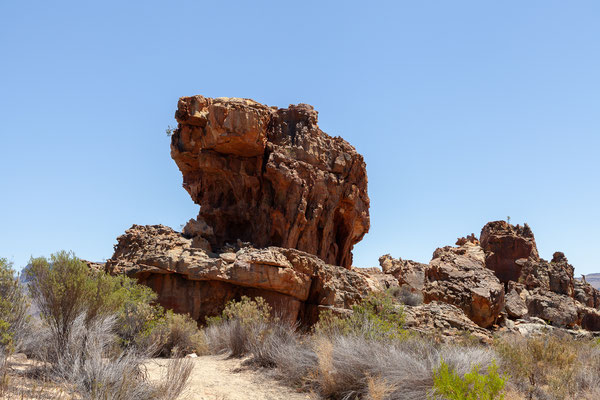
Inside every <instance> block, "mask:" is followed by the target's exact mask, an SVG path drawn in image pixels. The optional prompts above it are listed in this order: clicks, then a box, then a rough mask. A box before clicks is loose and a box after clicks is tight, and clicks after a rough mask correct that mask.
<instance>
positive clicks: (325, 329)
mask: <svg viewBox="0 0 600 400" xmlns="http://www.w3.org/2000/svg"><path fill="white" fill-rule="evenodd" d="M403 324H404V310H403V308H402V306H401V305H398V304H396V303H395V302H394V301H393V297H392V296H391V294H389V293H386V292H380V293H372V294H370V295H369V296H368V297H367V298H365V299H364V300H363V301H362V302H361V303H359V304H356V305H354V306H353V307H352V313H351V314H350V315H348V316H346V315H335V314H333V312H331V311H325V312H323V313H321V315H320V319H319V322H318V323H317V324H316V325H315V332H316V333H317V334H319V335H325V336H337V335H354V336H362V337H365V338H366V339H370V340H384V341H385V340H388V341H389V340H398V339H402V338H404V337H406V335H407V334H408V333H407V331H406V330H404V329H403Z"/></svg>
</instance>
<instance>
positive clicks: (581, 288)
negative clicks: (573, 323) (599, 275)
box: [573, 280, 600, 308]
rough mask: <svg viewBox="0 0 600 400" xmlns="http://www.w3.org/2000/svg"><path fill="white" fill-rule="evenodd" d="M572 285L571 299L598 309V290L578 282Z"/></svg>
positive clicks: (599, 293)
mask: <svg viewBox="0 0 600 400" xmlns="http://www.w3.org/2000/svg"><path fill="white" fill-rule="evenodd" d="M573 285H574V287H573V298H574V299H575V300H577V301H579V302H580V303H581V304H583V305H585V306H587V307H592V308H600V291H599V290H598V289H596V288H594V287H593V286H592V285H591V284H589V283H587V282H585V281H580V280H575V281H574V282H573Z"/></svg>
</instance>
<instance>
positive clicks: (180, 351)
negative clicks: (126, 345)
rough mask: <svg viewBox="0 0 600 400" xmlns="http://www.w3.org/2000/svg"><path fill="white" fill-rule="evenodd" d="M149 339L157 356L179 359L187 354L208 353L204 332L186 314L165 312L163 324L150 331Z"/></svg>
mask: <svg viewBox="0 0 600 400" xmlns="http://www.w3.org/2000/svg"><path fill="white" fill-rule="evenodd" d="M149 339H150V342H151V343H156V345H157V348H158V349H157V355H159V356H164V357H179V356H181V355H185V354H189V353H196V354H207V353H208V349H207V345H206V339H205V336H204V332H202V331H201V330H199V329H198V324H197V323H196V321H195V320H193V319H192V317H190V316H189V315H187V314H185V315H184V314H175V313H173V312H172V311H167V313H166V316H165V318H164V320H163V322H161V323H159V324H158V325H157V326H156V327H155V328H154V329H153V330H152V332H151V334H150V335H149Z"/></svg>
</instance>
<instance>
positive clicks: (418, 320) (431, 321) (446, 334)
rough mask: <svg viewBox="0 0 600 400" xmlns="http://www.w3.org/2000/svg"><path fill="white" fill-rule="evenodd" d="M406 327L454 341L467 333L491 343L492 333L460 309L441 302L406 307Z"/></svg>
mask: <svg viewBox="0 0 600 400" xmlns="http://www.w3.org/2000/svg"><path fill="white" fill-rule="evenodd" d="M404 318H405V320H404V326H405V327H406V328H407V329H410V330H413V331H417V332H420V333H424V334H427V335H435V336H439V337H440V338H441V339H443V340H447V341H448V340H452V339H453V338H455V337H457V336H462V335H464V334H465V333H468V334H471V335H473V336H474V337H476V338H478V339H480V340H481V341H484V342H485V341H491V336H492V335H491V333H490V331H488V330H487V329H483V328H482V327H480V326H479V325H477V324H475V323H474V322H473V321H472V320H471V319H469V318H468V317H467V316H466V315H465V313H464V312H463V311H462V310H461V309H460V308H458V307H456V306H454V305H452V304H447V303H444V302H439V301H432V302H431V303H427V304H422V305H419V306H414V307H409V306H405V307H404Z"/></svg>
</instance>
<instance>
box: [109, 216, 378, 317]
mask: <svg viewBox="0 0 600 400" xmlns="http://www.w3.org/2000/svg"><path fill="white" fill-rule="evenodd" d="M106 269H107V270H108V271H109V272H111V273H113V274H115V273H123V274H127V275H128V276H130V277H135V278H137V279H138V281H139V282H141V283H143V284H145V285H147V286H149V287H151V288H152V289H154V290H155V291H156V293H158V301H159V303H160V304H162V305H163V306H165V307H167V308H169V309H172V310H174V311H176V312H180V313H187V314H190V315H191V316H192V317H193V318H194V319H196V320H198V321H199V322H204V319H205V317H206V316H210V315H216V314H218V313H220V312H221V310H222V309H223V307H224V305H225V304H226V303H227V302H228V301H229V300H232V299H237V298H239V297H240V296H242V295H247V296H250V297H257V296H261V297H263V298H264V299H265V300H266V301H267V302H268V303H270V304H271V306H272V307H273V308H274V310H275V312H276V313H277V314H278V315H281V316H282V317H283V318H285V319H288V320H290V321H297V320H298V321H300V322H303V323H306V324H312V323H314V322H316V319H317V317H318V311H319V310H320V309H323V308H350V306H351V305H352V304H354V303H355V302H357V301H359V300H360V299H361V298H362V297H364V296H365V295H367V294H368V293H369V292H370V291H373V290H378V286H377V284H376V283H375V281H373V280H372V279H370V278H369V277H368V275H367V274H365V273H360V272H357V271H351V270H346V269H343V268H339V267H336V266H331V265H328V264H326V263H324V262H323V261H322V260H320V259H319V258H318V257H315V256H313V255H311V254H308V253H305V252H302V251H299V250H294V249H286V248H278V247H267V248H262V249H255V248H253V247H242V248H239V249H228V251H227V252H224V253H220V254H215V253H211V252H207V251H205V250H203V249H201V248H198V247H196V246H195V245H194V239H193V238H191V239H190V238H186V237H185V236H184V235H182V234H180V233H178V232H175V231H174V230H173V229H171V228H168V227H165V226H162V225H154V226H139V225H134V226H133V227H131V229H128V230H127V231H126V232H125V234H124V235H122V236H120V237H119V238H118V243H117V245H116V246H115V253H114V255H113V257H112V258H111V259H110V260H108V261H107V263H106Z"/></svg>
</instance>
